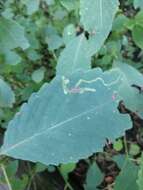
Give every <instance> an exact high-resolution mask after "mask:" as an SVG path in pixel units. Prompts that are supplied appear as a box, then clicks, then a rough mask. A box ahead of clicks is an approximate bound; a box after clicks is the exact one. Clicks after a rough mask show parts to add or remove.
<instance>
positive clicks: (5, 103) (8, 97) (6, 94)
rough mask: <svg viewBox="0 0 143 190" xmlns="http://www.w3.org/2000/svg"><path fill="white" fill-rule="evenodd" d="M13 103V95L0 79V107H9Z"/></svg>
mask: <svg viewBox="0 0 143 190" xmlns="http://www.w3.org/2000/svg"><path fill="white" fill-rule="evenodd" d="M14 102H15V95H14V92H13V91H12V89H11V87H10V86H9V85H8V84H7V83H6V82H5V81H3V80H2V79H0V107H11V106H12V105H13V103H14Z"/></svg>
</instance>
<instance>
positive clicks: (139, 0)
mask: <svg viewBox="0 0 143 190" xmlns="http://www.w3.org/2000/svg"><path fill="white" fill-rule="evenodd" d="M134 7H135V9H137V8H143V0H134Z"/></svg>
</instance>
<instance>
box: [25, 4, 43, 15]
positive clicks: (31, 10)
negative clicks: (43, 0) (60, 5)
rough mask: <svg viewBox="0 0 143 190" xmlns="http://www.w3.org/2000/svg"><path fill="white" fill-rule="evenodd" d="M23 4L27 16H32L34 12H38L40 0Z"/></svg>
mask: <svg viewBox="0 0 143 190" xmlns="http://www.w3.org/2000/svg"><path fill="white" fill-rule="evenodd" d="M23 3H24V4H25V5H26V7H27V13H28V15H32V14H33V13H34V12H36V11H38V9H39V4H40V0H24V1H23Z"/></svg>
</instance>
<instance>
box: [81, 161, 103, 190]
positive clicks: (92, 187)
mask: <svg viewBox="0 0 143 190" xmlns="http://www.w3.org/2000/svg"><path fill="white" fill-rule="evenodd" d="M102 178H103V174H102V173H101V171H100V170H99V168H98V166H97V165H96V163H94V164H92V165H91V166H90V168H89V170H88V172H87V179H86V186H85V190H96V189H97V188H96V187H97V186H98V185H99V184H100V183H101V181H102Z"/></svg>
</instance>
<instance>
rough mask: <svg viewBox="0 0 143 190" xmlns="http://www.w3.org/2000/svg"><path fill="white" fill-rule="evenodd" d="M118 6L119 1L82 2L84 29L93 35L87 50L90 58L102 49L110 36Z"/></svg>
mask: <svg viewBox="0 0 143 190" xmlns="http://www.w3.org/2000/svg"><path fill="white" fill-rule="evenodd" d="M118 5H119V2H118V0H114V1H113V0H108V1H107V0H89V1H87V0H81V1H80V15H81V20H80V21H81V24H82V25H83V26H84V29H85V30H87V31H88V32H89V33H90V34H91V37H90V38H89V44H88V48H87V51H88V54H89V55H90V56H92V55H93V54H95V53H96V52H97V51H98V50H99V49H100V48H101V46H102V45H103V43H104V41H105V39H106V38H107V36H108V35H109V32H110V31H111V28H112V22H113V19H114V16H115V14H116V12H117V9H118Z"/></svg>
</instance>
